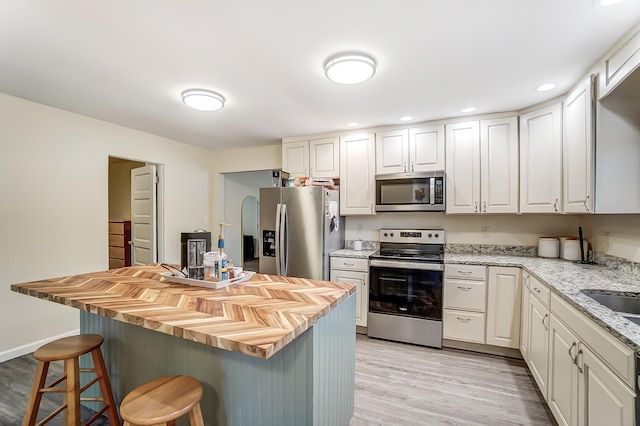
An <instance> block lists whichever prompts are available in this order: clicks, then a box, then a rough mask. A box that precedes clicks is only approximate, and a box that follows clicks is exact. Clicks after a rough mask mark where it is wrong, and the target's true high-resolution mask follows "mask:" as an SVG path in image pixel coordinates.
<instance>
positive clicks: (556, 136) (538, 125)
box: [520, 104, 562, 213]
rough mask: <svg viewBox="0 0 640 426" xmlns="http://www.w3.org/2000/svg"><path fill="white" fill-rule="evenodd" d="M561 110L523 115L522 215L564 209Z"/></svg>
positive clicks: (521, 138) (521, 119) (521, 157)
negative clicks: (562, 197)
mask: <svg viewBox="0 0 640 426" xmlns="http://www.w3.org/2000/svg"><path fill="white" fill-rule="evenodd" d="M561 160H562V107H561V105H560V104H557V105H552V106H549V107H546V108H541V109H539V110H535V111H532V112H529V113H526V114H523V115H521V116H520V212H521V213H556V212H560V210H562V199H561V195H562V194H561V191H562V161H561Z"/></svg>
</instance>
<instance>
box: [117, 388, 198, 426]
mask: <svg viewBox="0 0 640 426" xmlns="http://www.w3.org/2000/svg"><path fill="white" fill-rule="evenodd" d="M200 398H202V385H201V384H200V382H199V381H197V380H196V379H194V378H193V377H189V376H167V377H160V378H158V379H155V380H152V381H150V382H147V383H145V384H143V385H140V386H138V387H137V388H135V389H134V390H132V391H131V392H130V393H129V394H128V395H127V396H126V397H125V398H124V399H123V400H122V404H120V415H122V420H123V424H124V426H134V425H135V426H149V425H157V424H167V425H170V426H171V425H175V421H176V420H177V419H178V418H180V417H182V416H183V415H185V414H187V413H189V422H190V424H191V426H204V420H203V419H202V411H201V410H200Z"/></svg>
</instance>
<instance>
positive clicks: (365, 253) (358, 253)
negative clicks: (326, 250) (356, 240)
mask: <svg viewBox="0 0 640 426" xmlns="http://www.w3.org/2000/svg"><path fill="white" fill-rule="evenodd" d="M375 252H376V250H350V249H340V250H336V251H332V252H331V253H330V254H329V256H330V257H352V258H356V259H368V258H369V256H371V255H372V254H373V253H375Z"/></svg>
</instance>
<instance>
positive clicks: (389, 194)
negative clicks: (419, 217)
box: [376, 171, 445, 212]
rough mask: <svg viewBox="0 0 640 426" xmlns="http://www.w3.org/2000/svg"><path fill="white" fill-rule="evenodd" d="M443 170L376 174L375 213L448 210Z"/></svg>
mask: <svg viewBox="0 0 640 426" xmlns="http://www.w3.org/2000/svg"><path fill="white" fill-rule="evenodd" d="M444 183H445V175H444V171H437V172H415V173H394V174H388V175H376V211H379V212H386V211H433V212H443V211H444V210H445V187H444Z"/></svg>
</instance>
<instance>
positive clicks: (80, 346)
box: [22, 334, 120, 426]
mask: <svg viewBox="0 0 640 426" xmlns="http://www.w3.org/2000/svg"><path fill="white" fill-rule="evenodd" d="M103 340H104V339H103V338H102V336H99V335H97V334H81V335H79V336H71V337H65V338H63V339H58V340H55V341H53V342H50V343H47V344H46V345H44V346H42V347H40V348H39V349H37V350H36V351H35V352H34V353H33V357H34V358H35V359H37V360H38V369H37V371H36V376H35V378H34V380H33V387H32V388H31V395H30V396H29V402H28V403H27V410H26V412H25V413H24V420H23V421H22V425H23V426H33V425H35V424H36V418H37V416H38V410H39V409H40V401H41V400H42V394H44V393H49V392H59V393H64V402H63V404H62V405H61V406H60V407H58V409H56V410H55V411H54V412H53V413H51V414H49V415H48V416H47V417H46V418H44V419H43V420H42V421H41V422H40V423H38V425H43V424H45V423H47V422H48V421H49V420H51V419H53V418H54V417H55V416H57V415H58V414H59V413H60V412H62V411H63V410H65V409H66V411H65V415H64V417H65V424H66V425H69V426H77V425H80V424H81V423H80V421H81V420H80V401H93V402H102V403H103V404H104V406H103V407H102V409H101V410H100V411H98V412H97V413H96V414H95V415H94V416H93V417H92V418H91V419H89V421H88V422H87V423H86V424H91V423H93V422H94V421H95V420H96V419H98V417H99V416H101V415H102V414H103V413H104V412H105V411H106V412H107V416H108V418H109V425H110V426H120V419H119V418H118V411H117V405H116V403H115V401H114V400H113V394H112V392H111V384H110V383H109V377H108V376H107V369H106V367H105V365H104V359H103V358H102V352H101V351H100V345H101V344H102V342H103ZM87 353H91V357H92V359H93V367H94V368H80V356H81V355H84V354H87ZM52 361H64V375H63V376H62V377H61V378H59V379H58V380H56V381H54V382H53V383H51V384H50V385H48V386H47V385H46V379H47V372H48V371H49V364H50V363H51V362H52ZM80 373H94V374H95V375H96V377H95V378H94V379H93V380H91V381H90V382H89V383H87V384H86V385H84V386H83V387H80ZM64 381H66V383H65V386H64V387H55V386H57V385H59V384H60V383H62V382H64ZM96 382H98V383H99V384H100V392H101V394H102V398H82V397H81V396H80V394H81V393H83V392H84V391H85V390H87V389H88V388H89V387H90V386H92V385H93V384H95V383H96Z"/></svg>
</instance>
